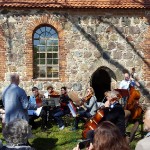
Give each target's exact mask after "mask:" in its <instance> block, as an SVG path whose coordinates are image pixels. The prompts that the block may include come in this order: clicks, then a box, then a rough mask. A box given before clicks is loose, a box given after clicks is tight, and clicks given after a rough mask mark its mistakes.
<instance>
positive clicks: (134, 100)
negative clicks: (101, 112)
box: [125, 86, 143, 120]
mask: <svg viewBox="0 0 150 150" xmlns="http://www.w3.org/2000/svg"><path fill="white" fill-rule="evenodd" d="M140 97H141V95H140V92H139V91H138V90H136V89H135V88H134V87H133V86H130V90H129V98H128V99H127V103H126V106H125V109H127V110H129V111H130V112H131V119H133V120H134V119H137V118H139V117H140V116H141V114H142V112H143V109H142V107H141V106H140V105H139V99H140Z"/></svg>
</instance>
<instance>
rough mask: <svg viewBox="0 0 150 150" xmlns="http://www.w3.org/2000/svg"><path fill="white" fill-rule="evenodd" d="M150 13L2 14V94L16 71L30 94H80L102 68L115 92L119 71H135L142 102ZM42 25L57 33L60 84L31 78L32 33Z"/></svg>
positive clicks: (147, 84) (149, 71)
mask: <svg viewBox="0 0 150 150" xmlns="http://www.w3.org/2000/svg"><path fill="white" fill-rule="evenodd" d="M149 21H150V11H148V10H142V9H141V10H136V9H135V10H129V9H126V10H123V9H116V10H115V9H113V10H111V9H100V10H92V9H91V10H90V9H89V10H86V11H85V10H81V9H80V10H74V9H72V10H69V9H68V10H67V9H66V10H57V9H56V10H48V9H47V10H42V9H18V10H14V9H1V10H0V45H1V46H0V92H2V90H3V89H4V87H5V86H7V85H8V84H9V76H10V74H11V73H12V72H17V73H18V74H19V75H20V77H21V83H20V86H21V87H23V88H24V89H25V90H26V91H27V94H28V95H30V94H31V88H32V87H33V86H37V87H39V89H40V90H41V91H45V90H46V87H47V85H49V84H52V85H53V86H54V87H55V89H56V90H58V91H59V90H60V87H61V86H64V85H65V86H67V87H68V88H69V90H76V91H78V93H79V94H80V96H83V95H84V91H85V89H86V88H87V86H88V85H89V83H90V78H91V76H92V74H93V73H94V72H95V71H96V70H97V69H98V68H99V67H101V66H105V67H108V68H109V69H111V70H112V71H113V72H114V73H115V75H116V78H117V80H116V81H115V80H113V79H112V84H111V87H112V89H113V88H117V87H118V84H119V82H120V81H121V80H122V79H123V70H125V69H127V70H129V71H130V70H131V68H132V67H135V68H136V72H137V73H138V77H139V79H140V83H141V89H140V91H141V93H142V94H143V95H144V97H143V98H145V100H147V99H148V96H149V94H150V93H149V92H150V50H149V44H150V25H149V23H150V22H149ZM42 24H48V25H51V26H53V27H54V28H55V29H56V30H57V31H58V35H59V40H60V43H59V44H60V46H59V52H60V56H59V58H60V78H59V80H50V79H45V80H38V79H33V52H32V51H33V49H32V35H33V31H34V30H35V29H36V28H37V27H38V26H40V25H42Z"/></svg>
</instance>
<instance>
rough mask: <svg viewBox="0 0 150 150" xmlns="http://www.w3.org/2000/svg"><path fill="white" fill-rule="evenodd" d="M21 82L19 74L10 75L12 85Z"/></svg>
mask: <svg viewBox="0 0 150 150" xmlns="http://www.w3.org/2000/svg"><path fill="white" fill-rule="evenodd" d="M18 80H19V75H18V74H17V73H13V74H11V75H10V82H11V83H13V82H14V83H16V81H18Z"/></svg>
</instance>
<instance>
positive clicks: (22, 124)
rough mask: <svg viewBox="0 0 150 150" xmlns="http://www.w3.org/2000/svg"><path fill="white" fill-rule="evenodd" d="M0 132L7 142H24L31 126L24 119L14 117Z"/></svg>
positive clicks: (28, 135) (13, 143)
mask: <svg viewBox="0 0 150 150" xmlns="http://www.w3.org/2000/svg"><path fill="white" fill-rule="evenodd" d="M2 133H3V136H4V138H5V140H6V142H7V143H8V144H11V145H18V144H26V143H27V140H28V138H29V137H30V136H31V127H30V125H29V124H28V122H27V121H26V120H23V119H15V120H13V121H11V122H9V123H8V124H6V125H5V126H4V128H3V131H2Z"/></svg>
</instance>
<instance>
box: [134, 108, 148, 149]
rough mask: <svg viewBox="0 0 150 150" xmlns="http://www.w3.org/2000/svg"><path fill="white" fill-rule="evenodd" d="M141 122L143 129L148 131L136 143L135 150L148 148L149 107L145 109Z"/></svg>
mask: <svg viewBox="0 0 150 150" xmlns="http://www.w3.org/2000/svg"><path fill="white" fill-rule="evenodd" d="M143 122H144V130H145V131H147V132H148V133H147V135H146V136H145V138H144V139H142V140H140V141H139V142H138V143H137V145H136V148H135V150H150V107H149V108H148V109H147V111H146V113H145V115H144V119H143Z"/></svg>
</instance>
